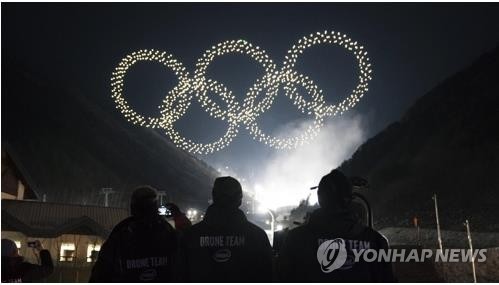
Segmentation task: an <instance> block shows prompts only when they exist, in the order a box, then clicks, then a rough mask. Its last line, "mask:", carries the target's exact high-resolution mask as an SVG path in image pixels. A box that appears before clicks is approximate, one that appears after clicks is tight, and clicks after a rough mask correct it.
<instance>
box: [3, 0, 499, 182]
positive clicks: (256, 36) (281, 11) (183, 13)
mask: <svg viewBox="0 0 499 285" xmlns="http://www.w3.org/2000/svg"><path fill="white" fill-rule="evenodd" d="M497 15H499V5H497V4H495V3H494V4H480V5H478V4H476V5H475V4H422V3H421V4H374V3H373V4H337V3H316V4H298V3H296V4H223V3H222V4H188V3H186V4H169V3H162V4H159V3H158V4H90V3H89V4H58V3H54V4H6V3H2V58H3V59H5V58H14V59H16V60H18V61H20V62H23V64H25V65H26V66H29V68H31V69H32V70H33V71H35V72H37V73H40V74H45V76H47V77H50V78H52V79H54V80H56V81H57V80H58V81H60V82H64V85H66V86H71V87H72V88H76V89H80V90H82V91H83V93H84V94H86V95H88V96H90V97H93V98H94V99H96V100H99V102H102V104H103V105H104V106H106V108H107V106H109V112H115V113H117V114H118V111H117V110H116V109H114V108H113V102H112V100H111V98H110V95H111V92H110V87H109V82H110V76H111V72H112V70H113V69H114V67H115V66H116V65H117V64H118V62H119V61H120V59H121V58H122V57H123V56H125V55H126V54H128V53H131V52H132V51H135V50H139V49H146V48H147V49H152V48H153V49H158V50H162V51H167V52H168V53H171V54H173V55H175V56H176V58H178V59H180V60H181V61H182V63H183V64H184V66H185V67H187V69H188V71H189V72H190V73H191V74H192V73H193V71H194V64H195V63H196V61H197V59H198V58H199V57H200V56H201V55H202V53H203V52H204V51H205V50H206V49H208V48H210V47H211V46H212V45H215V44H217V43H219V42H222V41H224V40H229V39H245V40H247V41H249V42H251V43H253V44H255V45H258V46H260V47H261V48H263V49H265V50H266V51H267V53H268V54H269V55H270V57H271V58H272V59H273V60H274V62H275V63H276V64H277V65H278V66H280V65H281V64H282V61H283V58H284V55H285V54H286V52H287V50H288V49H289V48H290V47H291V46H292V45H293V44H294V43H295V42H296V41H297V40H298V39H299V38H301V37H302V36H304V35H308V34H310V33H313V32H317V31H324V30H335V31H339V32H342V33H345V34H347V35H348V36H349V37H351V38H353V39H354V40H356V41H359V42H360V43H361V44H362V45H364V46H365V48H366V49H367V51H368V52H369V54H370V58H371V61H372V64H373V71H374V76H373V77H374V78H373V80H372V81H371V82H370V86H369V92H367V94H366V95H365V96H364V98H362V100H361V101H360V103H359V104H358V105H357V106H356V107H355V108H354V109H353V110H351V111H349V114H347V117H348V116H350V117H352V116H360V117H361V118H362V128H363V132H364V134H363V136H362V140H365V139H367V138H369V137H371V136H373V135H375V134H376V133H377V132H379V131H380V130H382V129H383V128H384V127H386V126H387V125H388V124H390V123H391V122H393V121H395V120H397V119H399V118H400V117H401V115H402V114H403V112H404V111H405V110H407V108H409V107H410V105H411V104H412V103H413V102H414V101H415V100H416V99H417V98H418V97H419V96H422V95H423V94H425V93H426V92H427V91H429V90H430V89H431V88H432V87H434V86H435V85H437V84H438V83H439V82H441V81H442V80H444V79H445V78H446V77H448V76H450V75H452V74H453V73H454V72H456V71H458V70H460V69H461V68H464V67H466V66H467V65H469V64H470V63H471V62H472V61H473V59H475V58H477V57H478V56H479V55H480V54H482V53H484V52H486V51H487V50H489V49H491V48H493V47H495V46H496V45H497V44H498V43H499V21H498V20H497ZM296 69H297V70H298V71H299V72H300V73H303V74H306V75H308V76H309V77H310V78H312V79H313V80H314V81H315V82H316V83H317V85H318V86H319V87H320V88H322V89H323V90H324V92H325V96H326V101H327V102H329V103H332V102H337V101H339V100H340V99H343V98H344V97H345V96H346V95H347V92H348V91H350V90H351V89H353V87H354V86H355V83H356V76H357V67H356V61H355V60H354V57H353V56H352V55H351V54H349V53H348V52H346V51H345V50H343V49H341V48H338V47H332V46H321V47H315V48H312V49H310V50H309V51H307V52H306V53H305V54H304V55H303V57H301V58H300V60H299V63H298V64H297V67H296ZM3 72H8V71H6V70H3ZM208 74H209V76H210V77H211V78H213V79H216V80H217V81H219V82H222V83H223V84H224V85H225V86H227V87H228V88H230V89H231V90H232V91H233V93H234V94H235V95H236V96H237V98H238V99H239V100H241V101H242V100H243V98H244V95H245V93H246V90H247V89H248V88H249V87H250V86H251V85H252V84H253V83H254V81H255V80H256V79H257V78H258V77H261V76H262V75H263V74H264V72H263V68H262V67H261V66H259V65H258V64H257V63H256V62H254V61H253V60H251V59H250V58H249V57H245V56H243V55H228V56H224V57H221V58H218V59H217V60H216V61H215V62H213V63H212V65H211V66H210V68H209V70H208ZM127 80H128V81H127V83H126V90H125V97H126V98H127V100H128V101H129V102H130V104H131V105H133V106H134V108H135V109H136V110H137V111H139V112H141V113H143V114H148V115H150V116H154V115H155V114H157V113H159V112H158V108H157V106H158V105H159V104H160V103H161V101H162V98H163V97H164V96H165V95H166V93H167V92H168V91H169V90H170V89H171V88H172V87H173V86H174V85H175V84H176V79H175V77H174V76H173V74H172V72H170V71H169V70H167V69H165V68H163V67H162V66H160V65H158V64H151V63H149V64H148V63H141V64H137V65H135V66H134V68H133V69H131V71H130V72H129V74H128V75H127ZM295 110H296V108H294V107H293V105H292V104H291V103H290V102H289V101H287V99H286V98H285V97H283V96H279V97H278V99H276V101H275V102H274V105H273V107H272V108H271V109H270V110H269V111H267V113H265V115H263V116H262V117H261V118H260V119H259V122H260V123H261V126H262V128H263V129H264V130H265V131H267V132H272V131H277V130H279V128H280V127H282V126H284V125H285V124H287V123H289V122H292V121H294V120H300V119H306V118H307V117H306V116H304V115H300V114H299V113H298V112H297V111H295ZM334 120H337V119H334ZM334 120H332V121H333V122H334ZM176 126H177V127H178V129H179V130H180V131H181V133H182V134H183V135H185V136H188V137H190V138H192V139H195V140H198V141H200V142H209V141H210V140H213V139H216V138H218V137H219V136H220V135H222V134H223V133H224V131H225V128H226V125H225V123H223V122H220V121H217V120H215V119H209V117H208V115H206V114H205V113H204V112H203V111H202V110H201V108H200V107H199V105H198V104H193V106H191V109H190V110H189V111H188V113H187V115H186V116H185V117H183V118H182V119H181V120H180V121H179V122H178V123H177V124H176ZM337 135H338V136H342V135H343V134H337ZM334 143H335V141H334V140H333V141H331V144H334ZM312 144H313V142H312ZM275 152H276V151H275V150H273V149H270V148H268V147H267V146H265V145H263V144H261V143H257V142H254V141H253V140H252V139H251V138H250V136H249V135H248V133H247V132H246V131H245V130H244V129H243V128H241V133H240V134H239V136H238V137H237V138H236V139H235V140H234V141H233V142H232V144H231V145H230V146H229V147H228V148H226V149H225V150H223V151H221V152H219V153H215V154H211V155H206V156H202V158H203V159H205V160H207V161H208V162H210V163H212V164H213V165H215V166H217V167H218V166H221V165H228V166H230V167H231V168H233V169H234V170H235V171H236V172H238V173H246V176H248V172H249V171H251V170H254V169H257V168H258V166H259V165H262V164H264V163H265V158H266V157H268V156H269V155H273V154H274V153H275Z"/></svg>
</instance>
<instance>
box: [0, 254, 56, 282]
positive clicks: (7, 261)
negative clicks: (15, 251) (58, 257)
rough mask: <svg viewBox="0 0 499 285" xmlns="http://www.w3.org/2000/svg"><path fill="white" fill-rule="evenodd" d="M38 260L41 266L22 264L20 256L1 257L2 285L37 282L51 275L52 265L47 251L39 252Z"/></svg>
mask: <svg viewBox="0 0 499 285" xmlns="http://www.w3.org/2000/svg"><path fill="white" fill-rule="evenodd" d="M40 260H41V265H37V264H31V263H28V262H24V260H23V257H21V256H18V257H6V256H2V283H3V282H16V283H17V282H33V281H39V280H40V279H43V278H45V277H47V276H49V275H50V274H52V272H53V271H54V264H53V262H52V257H51V256H50V252H49V251H48V250H46V249H44V250H41V251H40Z"/></svg>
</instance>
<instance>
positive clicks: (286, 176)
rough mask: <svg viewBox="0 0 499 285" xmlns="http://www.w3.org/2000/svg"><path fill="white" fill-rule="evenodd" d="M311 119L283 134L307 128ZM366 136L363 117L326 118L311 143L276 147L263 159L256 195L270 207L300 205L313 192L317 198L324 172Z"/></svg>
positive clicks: (342, 159)
mask: <svg viewBox="0 0 499 285" xmlns="http://www.w3.org/2000/svg"><path fill="white" fill-rule="evenodd" d="M309 125H310V122H309V121H305V122H303V123H300V124H298V125H297V124H294V125H293V126H292V127H290V126H288V127H285V128H283V129H282V130H281V131H279V132H278V135H279V136H281V137H286V136H290V135H292V134H299V133H301V132H303V131H304V130H305V129H306V128H307V126H309ZM364 139H365V131H364V129H363V122H362V118H361V117H360V116H359V115H350V116H348V115H344V116H342V117H337V118H334V119H332V120H330V121H326V122H325V125H324V127H323V128H322V130H321V131H320V133H319V135H318V136H317V137H315V138H314V139H313V140H312V141H310V143H308V144H306V145H304V146H301V147H299V148H297V149H295V150H290V151H276V152H275V153H274V155H273V156H272V157H270V158H269V159H268V160H267V161H265V162H263V164H262V165H263V166H262V168H261V171H260V175H258V183H255V184H254V185H253V190H254V192H255V194H256V199H257V200H258V201H259V202H260V203H262V204H263V206H264V207H266V208H269V209H274V210H275V209H277V208H279V207H283V206H296V205H298V204H299V202H300V200H302V199H306V198H307V197H308V195H310V194H311V196H310V200H309V202H310V203H311V204H313V203H315V202H316V201H317V195H316V191H310V187H312V186H316V185H318V184H319V181H320V179H321V177H322V176H324V175H325V174H327V173H329V172H330V171H331V170H332V169H334V168H336V167H338V166H339V165H340V164H341V163H342V162H343V161H344V160H345V159H348V158H350V157H351V155H352V154H353V152H354V151H355V150H356V149H357V148H358V147H359V145H360V144H361V143H362V142H363V141H364Z"/></svg>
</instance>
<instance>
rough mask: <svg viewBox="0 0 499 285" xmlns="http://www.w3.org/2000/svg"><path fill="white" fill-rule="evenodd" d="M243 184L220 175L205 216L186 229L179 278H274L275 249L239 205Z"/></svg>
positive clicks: (261, 280) (180, 251)
mask: <svg viewBox="0 0 499 285" xmlns="http://www.w3.org/2000/svg"><path fill="white" fill-rule="evenodd" d="M242 198H243V191H242V188H241V184H239V182H238V181H237V180H236V179H234V178H233V177H230V176H226V177H218V178H217V179H216V180H215V183H214V185H213V191H212V200H213V203H212V205H210V206H209V207H208V209H207V210H206V213H205V215H204V219H203V220H202V221H201V222H199V223H198V224H195V225H193V226H192V227H190V228H189V229H187V230H185V232H184V234H183V236H182V237H181V240H180V247H179V257H178V258H177V259H176V261H177V264H176V266H175V272H176V273H177V274H178V275H177V280H176V281H178V282H272V249H271V246H270V242H269V239H268V237H267V234H266V233H265V231H263V230H262V229H261V228H259V227H257V226H256V225H254V224H252V223H250V222H249V221H248V220H247V219H246V216H245V215H244V213H243V212H242V211H241V210H240V209H239V206H241V202H242Z"/></svg>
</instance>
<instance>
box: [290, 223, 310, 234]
mask: <svg viewBox="0 0 499 285" xmlns="http://www.w3.org/2000/svg"><path fill="white" fill-rule="evenodd" d="M308 233H310V228H309V226H308V225H307V224H303V225H299V226H297V227H295V228H293V229H290V230H289V231H288V237H289V236H291V237H296V236H302V235H304V234H308Z"/></svg>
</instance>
